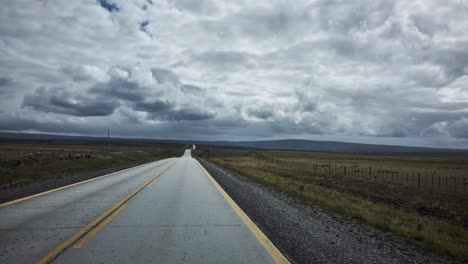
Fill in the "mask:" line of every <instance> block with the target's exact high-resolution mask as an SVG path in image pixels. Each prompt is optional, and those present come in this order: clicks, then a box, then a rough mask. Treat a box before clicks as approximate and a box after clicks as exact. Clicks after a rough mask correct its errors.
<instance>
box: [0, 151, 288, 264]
mask: <svg viewBox="0 0 468 264" xmlns="http://www.w3.org/2000/svg"><path fill="white" fill-rule="evenodd" d="M49 262H52V263H288V261H287V259H286V258H285V257H284V256H283V255H282V254H281V253H280V252H279V250H278V249H277V248H276V247H275V246H274V245H273V244H272V243H271V242H270V240H269V239H268V238H267V237H266V236H265V235H264V234H263V233H262V231H261V230H260V229H258V227H257V226H256V225H255V224H254V223H253V222H252V221H251V220H250V218H249V217H248V216H247V215H245V213H244V212H243V211H242V210H241V209H240V208H239V207H238V206H237V205H236V203H235V202H234V201H233V200H232V199H231V198H230V197H229V196H228V195H227V194H226V193H225V192H224V191H223V190H222V188H221V187H220V186H219V185H218V184H217V183H216V181H215V180H214V179H213V178H212V177H211V176H210V175H209V173H208V172H206V171H205V170H204V168H203V167H202V166H201V165H200V164H199V163H198V161H196V160H195V159H193V158H192V157H191V150H186V151H185V154H184V155H183V156H182V157H180V158H173V159H166V160H161V161H157V162H152V163H148V164H144V165H141V166H138V167H134V168H130V169H127V170H124V171H121V172H117V173H113V174H111V175H105V176H102V177H98V178H95V179H92V180H88V181H85V182H82V183H79V184H74V185H72V186H67V187H65V188H59V189H58V190H53V191H50V192H46V193H44V194H40V195H36V196H32V197H28V198H26V199H20V200H17V201H13V202H10V203H5V204H2V205H0V263H49Z"/></svg>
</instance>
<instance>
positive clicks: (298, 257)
mask: <svg viewBox="0 0 468 264" xmlns="http://www.w3.org/2000/svg"><path fill="white" fill-rule="evenodd" d="M200 162H201V163H202V164H203V166H204V167H205V168H206V169H207V170H208V171H209V172H210V174H211V175H212V176H213V177H214V178H215V179H216V181H217V182H218V183H219V184H220V185H221V186H222V187H223V189H224V190H225V191H226V192H227V193H228V194H229V195H230V196H231V197H232V199H234V201H236V203H237V204H238V205H239V206H240V207H241V208H242V210H244V212H245V213H246V214H247V215H249V217H250V218H251V219H252V220H253V221H254V222H255V223H256V224H257V225H258V226H259V227H260V229H262V231H263V232H264V233H265V234H266V235H267V236H268V237H269V238H270V240H271V241H272V242H273V243H274V244H275V245H276V246H277V247H278V248H279V249H280V250H281V252H283V254H284V255H285V256H286V257H287V258H288V259H289V260H290V261H291V262H292V263H455V262H453V261H452V260H450V259H448V258H445V257H441V256H435V255H432V254H430V253H426V252H424V251H422V250H421V249H420V248H419V247H418V245H417V244H416V243H415V242H413V241H411V240H408V239H404V238H401V237H398V236H395V235H393V234H391V233H390V232H386V231H383V230H380V229H377V228H374V227H372V226H369V225H367V224H365V223H362V222H360V221H358V220H356V219H352V218H350V217H344V216H340V215H337V214H334V213H330V212H326V211H324V210H322V209H320V208H318V207H316V206H313V205H310V204H305V203H303V202H301V201H299V200H297V199H294V198H292V197H289V196H288V195H286V194H284V193H281V192H278V191H275V190H273V189H271V188H268V187H265V186H262V185H259V184H257V183H255V182H252V181H251V180H249V179H247V178H246V177H244V176H242V175H239V174H237V173H234V172H231V171H228V170H226V169H224V168H221V167H219V166H217V165H214V164H212V163H210V162H208V161H205V160H200Z"/></svg>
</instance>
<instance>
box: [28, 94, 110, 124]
mask: <svg viewBox="0 0 468 264" xmlns="http://www.w3.org/2000/svg"><path fill="white" fill-rule="evenodd" d="M118 105H119V104H118V103H117V102H113V101H104V100H98V99H97V98H89V97H84V96H73V95H71V94H69V93H67V92H62V91H60V89H46V88H39V89H37V90H36V91H35V92H34V93H33V94H30V95H27V96H25V97H24V100H23V107H31V108H33V109H35V110H38V111H41V112H46V113H56V114H65V115H72V116H82V117H86V116H108V115H111V114H112V113H113V112H114V110H115V109H116V108H117V107H118Z"/></svg>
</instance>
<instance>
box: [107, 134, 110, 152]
mask: <svg viewBox="0 0 468 264" xmlns="http://www.w3.org/2000/svg"><path fill="white" fill-rule="evenodd" d="M109 139H110V130H109V128H107V154H109Z"/></svg>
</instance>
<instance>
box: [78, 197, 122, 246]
mask: <svg viewBox="0 0 468 264" xmlns="http://www.w3.org/2000/svg"><path fill="white" fill-rule="evenodd" d="M125 208H127V204H124V205H122V206H121V207H119V209H117V210H115V211H114V212H113V213H112V214H111V215H109V217H107V218H106V219H105V220H104V221H102V222H101V223H99V225H97V226H96V227H95V228H93V230H91V231H89V232H88V233H87V234H86V235H85V236H84V237H82V238H81V239H80V240H79V241H78V242H77V243H76V244H75V246H74V247H73V248H82V247H83V245H84V244H86V242H88V240H90V239H91V238H92V237H94V236H95V235H96V234H97V233H99V231H101V229H102V228H104V227H105V226H106V225H107V224H108V223H109V222H110V221H112V219H114V218H115V217H116V216H117V215H118V214H120V212H122V211H123V210H124V209H125Z"/></svg>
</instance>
